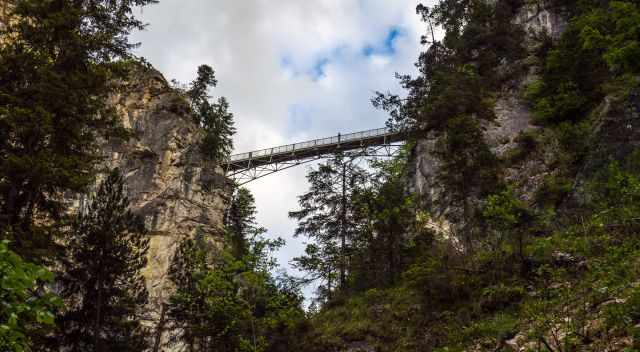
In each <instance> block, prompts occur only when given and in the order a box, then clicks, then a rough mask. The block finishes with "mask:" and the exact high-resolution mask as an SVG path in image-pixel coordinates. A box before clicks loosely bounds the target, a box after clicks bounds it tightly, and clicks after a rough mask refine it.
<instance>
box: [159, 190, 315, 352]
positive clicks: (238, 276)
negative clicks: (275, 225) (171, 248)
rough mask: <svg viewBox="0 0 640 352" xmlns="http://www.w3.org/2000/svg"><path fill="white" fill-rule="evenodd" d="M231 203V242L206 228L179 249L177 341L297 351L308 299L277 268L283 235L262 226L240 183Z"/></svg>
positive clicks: (172, 307) (174, 312) (174, 303)
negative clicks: (218, 242)
mask: <svg viewBox="0 0 640 352" xmlns="http://www.w3.org/2000/svg"><path fill="white" fill-rule="evenodd" d="M231 208H232V209H231V211H230V212H229V213H228V214H227V222H226V230H227V232H228V233H229V237H228V239H230V240H231V241H230V242H228V243H226V245H225V246H224V247H223V248H217V247H215V246H212V245H211V243H210V242H209V241H208V240H207V239H206V237H205V236H204V234H202V233H198V234H197V235H196V237H195V238H194V239H186V240H185V241H183V242H182V243H181V245H180V246H179V249H178V251H177V252H176V255H175V256H174V259H173V262H172V265H171V271H170V277H171V279H172V280H173V282H174V283H175V284H176V287H177V290H176V293H175V294H174V295H173V296H172V297H171V299H170V304H169V309H168V316H169V319H170V321H171V325H172V326H173V329H172V330H173V331H172V332H173V333H172V335H171V338H170V343H173V344H184V345H185V346H186V347H187V349H188V350H189V351H210V350H215V351H221V352H226V351H228V352H232V351H233V352H236V351H247V352H249V351H251V352H261V351H274V352H275V351H288V350H295V346H294V344H295V334H296V332H297V330H296V329H297V328H298V326H300V322H301V321H303V320H304V312H303V311H302V308H301V304H302V298H301V295H300V293H299V292H298V290H297V288H296V287H295V286H292V285H287V284H284V283H279V282H278V280H276V279H275V278H274V277H273V276H272V275H271V272H272V271H273V270H274V269H275V268H276V263H275V261H274V259H273V257H272V255H271V253H272V252H273V251H274V250H276V249H277V248H279V247H280V246H282V245H283V241H282V240H280V239H278V240H267V239H264V238H263V237H262V236H261V234H262V233H263V232H264V229H262V228H258V227H256V226H255V205H254V201H253V196H252V195H251V193H249V191H247V190H246V189H240V190H238V192H237V193H236V196H235V197H234V200H233V201H232V204H231ZM236 231H238V232H236ZM238 244H240V247H238ZM239 248H241V249H242V250H239Z"/></svg>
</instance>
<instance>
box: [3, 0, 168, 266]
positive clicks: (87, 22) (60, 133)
mask: <svg viewBox="0 0 640 352" xmlns="http://www.w3.org/2000/svg"><path fill="white" fill-rule="evenodd" d="M5 2H6V5H7V6H6V8H7V9H9V11H10V14H9V20H8V21H7V23H5V24H4V26H0V38H2V39H0V236H5V234H11V237H12V238H10V239H11V240H12V241H13V242H12V246H13V247H14V248H15V249H16V250H17V251H18V252H20V254H28V255H29V256H34V258H37V259H39V260H44V259H45V258H48V257H51V256H50V254H51V253H50V251H48V249H47V248H48V247H51V246H52V245H53V241H52V238H51V237H52V234H55V231H53V230H54V229H52V228H51V226H50V225H52V224H58V223H59V222H58V221H57V220H59V219H60V218H61V217H62V216H63V215H64V214H65V211H64V210H65V209H64V208H65V206H64V204H63V203H62V202H61V201H60V199H62V195H63V193H64V192H67V191H71V192H78V193H80V192H83V191H84V190H85V189H86V187H87V186H88V185H90V184H92V182H93V181H94V177H93V176H94V173H95V166H96V164H97V162H98V159H97V156H98V155H97V149H96V143H97V140H99V138H98V137H106V138H108V137H109V136H110V135H112V134H113V133H115V131H116V129H114V128H113V127H114V126H115V113H114V111H113V110H112V109H110V108H109V107H108V106H107V97H108V96H109V95H110V94H111V93H113V92H114V89H115V87H116V85H115V82H116V80H117V79H118V78H123V77H125V75H126V68H127V66H128V63H127V61H126V60H123V59H127V58H129V57H130V54H129V50H130V49H131V48H132V47H133V46H134V45H133V44H131V43H129V42H128V34H129V33H130V32H132V31H134V30H137V29H141V28H143V27H144V26H143V24H142V22H140V21H139V20H137V19H136V18H135V17H134V16H133V14H132V10H133V8H134V7H136V6H144V5H147V4H150V3H154V2H156V1H155V0H118V1H113V0H80V1H71V0H56V1H51V0H46V1H43V0H7V1H5ZM35 217H37V218H38V219H39V220H40V221H38V222H37V226H36V225H35V224H34V219H35ZM47 220H51V221H47ZM45 225H47V226H49V228H47V229H45V228H44V227H45Z"/></svg>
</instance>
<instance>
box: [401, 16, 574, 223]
mask: <svg viewBox="0 0 640 352" xmlns="http://www.w3.org/2000/svg"><path fill="white" fill-rule="evenodd" d="M514 22H516V23H518V24H521V25H522V26H523V27H524V29H525V31H526V33H527V37H526V41H527V45H526V46H527V49H528V51H529V57H527V58H525V59H524V60H522V61H521V62H517V63H514V64H511V65H505V67H503V68H502V70H503V71H505V72H506V71H515V70H520V71H522V72H523V74H521V75H518V76H516V77H515V78H514V79H511V80H509V81H508V82H506V83H505V84H504V85H503V87H502V90H501V91H500V92H498V95H497V97H496V99H495V104H494V107H493V113H494V115H495V119H494V120H493V121H485V122H484V124H483V126H482V128H483V134H484V139H485V141H486V142H487V144H488V145H489V147H490V148H491V150H492V151H493V153H494V154H495V155H496V156H497V157H498V158H500V159H504V158H507V157H508V155H509V153H510V152H512V151H513V150H514V149H515V148H517V146H518V139H519V136H521V135H522V134H523V133H525V132H528V131H532V130H535V129H537V127H536V126H535V125H534V123H533V117H532V113H531V111H530V108H529V106H528V105H527V103H526V102H525V100H524V91H525V89H526V86H527V84H528V83H529V82H531V81H533V80H534V79H535V78H536V75H537V70H538V67H537V63H536V62H535V61H533V56H534V52H535V50H536V48H535V45H534V38H535V37H536V36H538V35H540V34H541V33H546V34H547V35H549V37H551V38H552V39H553V40H557V39H558V38H560V36H561V34H562V32H563V31H564V29H565V27H566V24H567V22H566V20H565V18H564V17H563V14H562V10H561V9H559V8H550V7H545V6H543V5H541V4H535V5H528V6H523V8H522V9H521V10H520V12H519V13H518V15H517V16H515V18H514ZM438 137H439V136H438V135H436V134H435V133H429V134H428V135H427V136H426V137H423V138H420V139H418V140H417V141H416V145H415V147H414V149H413V151H412V154H411V159H410V165H411V166H410V168H411V176H410V181H409V188H410V190H411V191H415V192H416V193H417V194H418V195H419V196H420V199H421V202H422V204H423V207H424V208H425V209H427V210H428V212H429V214H430V216H431V221H432V227H433V229H435V230H440V231H441V232H443V233H444V234H445V235H450V234H453V233H455V228H456V226H458V225H460V224H459V221H458V220H457V219H459V218H460V216H461V215H460V213H461V209H458V208H456V207H451V206H449V205H447V204H443V202H439V201H440V200H441V199H443V198H444V197H443V196H444V194H445V193H444V192H446V189H444V187H443V186H442V183H441V182H440V180H439V179H438V174H439V170H440V161H439V160H438V157H437V156H436V153H435V152H434V151H435V148H436V147H437V146H436V143H437V140H438ZM549 147H552V146H549ZM542 159H544V156H542V158H537V159H536V158H530V159H527V160H522V161H521V162H519V163H515V164H513V165H509V167H508V168H506V170H505V175H504V177H505V178H506V179H507V180H510V181H516V183H518V182H517V181H518V180H521V181H522V182H520V185H519V186H520V189H519V191H520V192H519V193H520V194H521V195H522V197H524V198H527V197H531V195H532V194H533V192H534V191H535V190H536V189H537V187H538V186H539V185H540V183H541V180H542V179H543V178H544V176H545V175H547V174H548V173H549V172H553V171H552V170H549V168H548V167H547V165H546V164H545V162H544V160H542Z"/></svg>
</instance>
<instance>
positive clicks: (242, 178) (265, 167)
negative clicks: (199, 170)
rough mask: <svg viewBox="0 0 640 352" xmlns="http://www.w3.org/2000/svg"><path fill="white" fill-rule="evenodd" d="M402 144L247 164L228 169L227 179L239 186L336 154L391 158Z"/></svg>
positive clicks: (337, 150)
mask: <svg viewBox="0 0 640 352" xmlns="http://www.w3.org/2000/svg"><path fill="white" fill-rule="evenodd" d="M402 145H403V143H401V142H395V143H388V144H381V145H375V146H363V147H362V148H359V149H351V150H348V151H343V150H340V148H336V149H335V150H333V151H331V152H325V153H322V154H317V155H312V156H309V155H303V156H300V157H291V158H287V159H284V160H273V161H272V162H269V163H264V162H262V163H251V162H248V163H247V164H246V165H244V167H243V168H236V169H233V170H231V169H228V170H227V177H229V178H231V179H232V180H234V181H235V182H236V184H237V185H239V186H241V185H244V184H247V183H249V182H251V181H254V180H257V179H259V178H262V177H265V176H267V175H271V174H273V173H276V172H278V171H282V170H286V169H289V168H292V167H294V166H298V165H302V164H306V163H309V162H312V161H314V160H320V159H326V158H330V157H332V156H335V155H337V154H340V153H341V154H342V155H344V156H345V157H347V158H351V159H356V158H380V157H393V156H395V155H397V154H398V152H399V151H400V149H401V147H402Z"/></svg>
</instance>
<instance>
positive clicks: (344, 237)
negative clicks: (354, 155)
mask: <svg viewBox="0 0 640 352" xmlns="http://www.w3.org/2000/svg"><path fill="white" fill-rule="evenodd" d="M307 180H308V181H309V183H310V184H311V186H310V189H309V191H308V192H307V193H305V194H303V195H302V196H300V197H299V204H300V208H301V209H300V210H297V211H292V212H289V217H291V218H293V219H296V220H298V228H297V229H296V232H295V235H296V236H299V235H305V236H307V237H309V238H311V239H313V240H314V243H312V244H309V245H308V246H307V249H306V254H305V255H304V256H301V257H298V258H295V259H294V261H295V262H296V263H297V265H298V267H299V268H301V269H303V270H305V271H308V272H310V273H312V274H313V275H314V276H313V279H315V278H318V279H322V280H323V281H324V282H325V283H326V285H327V286H326V287H325V288H326V292H327V293H330V292H331V290H332V287H333V278H334V276H335V272H337V276H338V280H339V283H338V285H339V286H340V288H346V284H347V275H348V265H349V258H348V257H349V253H350V245H351V240H352V238H353V236H354V233H355V232H356V228H357V226H358V224H357V223H356V222H355V221H354V216H353V206H352V196H353V194H354V193H355V191H356V189H357V188H358V187H360V186H361V185H362V184H363V183H364V180H365V174H364V171H363V170H362V168H360V167H358V166H357V165H355V164H353V162H352V160H349V159H348V158H347V157H344V156H342V155H339V156H337V157H336V158H334V159H331V160H329V161H328V162H327V163H326V164H321V165H320V166H319V168H318V169H317V170H313V171H311V172H310V173H309V174H308V175H307ZM334 271H335V272H334Z"/></svg>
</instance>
